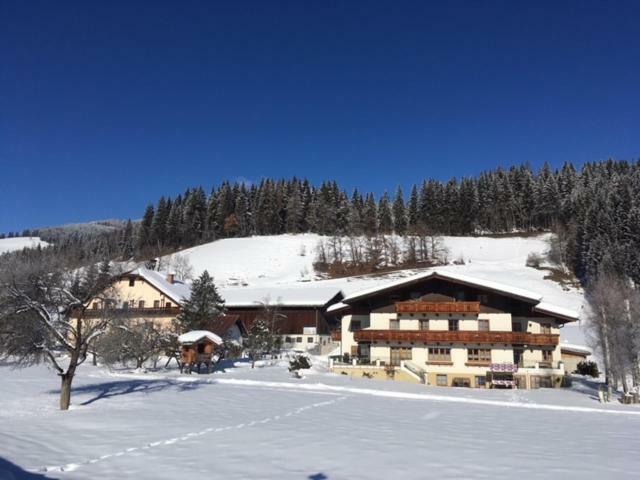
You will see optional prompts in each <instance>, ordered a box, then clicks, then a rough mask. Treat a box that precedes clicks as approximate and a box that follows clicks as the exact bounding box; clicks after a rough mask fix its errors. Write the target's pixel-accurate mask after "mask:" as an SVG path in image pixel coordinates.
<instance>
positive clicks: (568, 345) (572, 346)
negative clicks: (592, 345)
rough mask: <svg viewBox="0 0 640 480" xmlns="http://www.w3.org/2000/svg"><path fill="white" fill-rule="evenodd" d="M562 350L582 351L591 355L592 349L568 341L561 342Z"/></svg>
mask: <svg viewBox="0 0 640 480" xmlns="http://www.w3.org/2000/svg"><path fill="white" fill-rule="evenodd" d="M560 350H562V351H566V352H574V353H581V354H584V355H591V350H589V349H588V348H587V347H585V346H584V345H576V344H573V343H569V342H566V341H565V342H562V343H561V344H560Z"/></svg>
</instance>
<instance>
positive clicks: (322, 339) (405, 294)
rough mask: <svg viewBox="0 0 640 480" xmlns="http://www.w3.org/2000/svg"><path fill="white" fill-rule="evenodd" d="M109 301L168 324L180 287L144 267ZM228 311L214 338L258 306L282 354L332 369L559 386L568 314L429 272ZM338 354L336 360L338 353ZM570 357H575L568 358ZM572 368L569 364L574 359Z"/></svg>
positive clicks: (266, 291) (262, 293) (296, 292)
mask: <svg viewBox="0 0 640 480" xmlns="http://www.w3.org/2000/svg"><path fill="white" fill-rule="evenodd" d="M114 290H115V292H116V293H117V294H116V295H115V296H114V297H115V298H117V299H118V300H113V301H112V303H111V304H110V305H102V303H101V302H100V301H95V302H92V304H91V305H89V309H88V310H87V313H86V315H87V316H88V317H91V316H92V315H95V316H99V315H101V309H103V308H105V307H107V308H112V309H113V308H115V309H118V310H126V311H127V315H128V316H129V318H132V319H140V320H151V321H154V322H155V323H158V324H160V325H164V326H169V325H170V324H171V322H172V321H173V320H174V319H175V318H176V317H177V315H178V314H179V313H180V311H181V309H182V304H183V302H184V299H185V298H188V297H189V296H190V295H191V287H190V285H189V284H188V283H185V282H182V281H180V280H178V279H176V278H175V277H174V276H172V275H166V274H162V273H160V272H156V271H153V270H149V269H146V268H137V269H135V270H132V271H130V272H127V273H125V274H123V275H122V276H121V277H120V278H119V280H118V282H116V284H115V285H114ZM219 292H220V294H221V296H222V298H224V299H225V307H226V310H227V314H226V315H225V317H223V319H222V321H221V322H219V326H218V328H217V329H216V331H215V332H214V333H216V334H217V335H220V336H221V337H227V338H229V337H231V338H236V339H238V340H240V339H241V337H242V336H243V335H246V334H247V332H248V330H249V329H250V328H251V325H252V323H253V321H254V320H255V319H256V318H257V316H258V315H259V314H260V313H261V312H262V311H263V310H264V308H265V305H268V306H270V307H272V308H273V307H275V308H276V311H277V314H276V315H275V316H274V320H273V321H274V329H275V330H276V331H277V332H278V334H279V335H280V336H281V339H282V344H283V347H284V348H286V349H295V350H306V351H312V352H313V353H316V354H322V355H326V354H329V353H330V352H332V353H333V355H332V356H331V357H330V366H331V369H332V371H334V372H336V373H341V374H346V375H351V376H358V377H363V376H364V377H368V378H379V379H395V380H405V381H411V382H421V383H426V384H429V385H440V386H457V385H459V386H469V387H488V386H517V387H518V388H539V387H557V386H561V383H562V379H563V378H564V375H565V373H570V372H571V371H573V369H574V368H575V365H573V364H571V365H567V366H565V361H567V360H566V359H568V358H569V357H568V355H569V354H568V353H567V351H566V348H565V349H564V350H563V348H562V346H561V343H560V330H561V328H562V327H563V326H564V325H565V324H566V323H567V322H573V321H576V320H577V319H578V315H577V314H576V313H575V312H572V311H569V310H566V309H564V308H560V307H557V306H554V305H551V304H549V303H547V302H544V301H543V299H542V296H540V295H538V294H536V293H533V292H530V291H527V290H523V289H520V288H515V287H512V286H509V285H503V284H499V283H496V282H491V281H486V280H482V279H477V278H472V277H469V276H466V275H460V274H456V273H453V272H450V271H447V270H433V271H429V272H426V273H423V274H419V275H416V276H413V277H409V278H406V279H402V280H399V281H395V282H391V283H387V284H382V285H377V286H375V287H373V288H370V289H366V290H361V291H359V292H356V293H353V294H351V295H348V296H346V297H345V296H344V295H343V294H342V292H341V290H340V289H339V288H337V287H335V286H327V285H326V284H324V283H322V282H312V283H309V284H300V285H274V286H273V287H261V288H254V287H236V288H227V289H220V290H219ZM338 352H339V355H336V353H338ZM574 356H575V355H574ZM576 362H577V361H576Z"/></svg>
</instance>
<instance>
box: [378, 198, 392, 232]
mask: <svg viewBox="0 0 640 480" xmlns="http://www.w3.org/2000/svg"><path fill="white" fill-rule="evenodd" d="M378 229H379V230H380V233H391V232H393V214H392V213H391V204H390V201H389V194H388V193H387V192H384V194H383V195H382V198H381V199H380V203H379V204H378Z"/></svg>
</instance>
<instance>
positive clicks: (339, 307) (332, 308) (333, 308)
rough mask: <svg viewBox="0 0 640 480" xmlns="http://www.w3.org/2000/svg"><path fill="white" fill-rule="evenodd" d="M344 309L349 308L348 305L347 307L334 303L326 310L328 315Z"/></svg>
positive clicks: (343, 304)
mask: <svg viewBox="0 0 640 480" xmlns="http://www.w3.org/2000/svg"><path fill="white" fill-rule="evenodd" d="M345 308H349V305H347V304H346V303H342V302H338V303H334V304H333V305H331V306H329V308H327V312H329V313H331V312H337V311H339V310H343V309H345Z"/></svg>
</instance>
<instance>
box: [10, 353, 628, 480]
mask: <svg viewBox="0 0 640 480" xmlns="http://www.w3.org/2000/svg"><path fill="white" fill-rule="evenodd" d="M0 384H1V385H2V386H3V388H2V389H0V406H1V408H0V478H1V479H3V480H4V479H5V478H14V477H10V476H8V474H6V472H5V473H4V474H3V471H2V470H3V468H4V469H7V465H8V463H7V462H10V464H13V465H15V466H17V467H15V468H18V467H19V468H21V469H23V470H25V471H27V472H33V473H34V474H37V475H38V476H37V477H30V476H29V477H25V478H59V479H110V480H111V479H115V478H138V479H175V478H194V477H200V478H224V479H249V478H251V479H254V478H256V479H360V478H362V479H364V478H367V479H377V478H396V477H402V478H408V479H413V478H415V479H424V478H456V479H457V478H505V479H506V478H509V479H512V478H519V479H533V478H539V479H549V478H559V477H561V476H563V477H565V478H582V479H590V478H593V479H602V478H618V479H625V478H637V471H638V469H639V468H640V456H638V455H637V451H638V449H639V448H640V437H638V435H637V432H638V429H639V428H640V409H639V408H637V407H635V406H622V405H617V404H609V405H604V406H603V405H601V404H599V403H598V401H597V400H596V396H595V394H594V390H593V389H592V388H591V385H589V383H588V382H586V381H585V382H584V383H582V382H580V381H578V382H576V383H575V384H574V388H573V389H571V390H533V391H507V390H502V391H499V390H470V389H448V388H438V387H425V386H421V385H409V384H402V383H399V382H383V381H375V380H367V379H355V378H353V379H352V378H349V377H345V376H340V375H334V374H331V373H328V372H326V370H324V369H323V368H321V367H316V368H314V369H313V370H312V371H310V372H309V373H308V374H306V377H305V378H304V379H302V380H297V379H293V378H292V377H291V376H290V374H289V373H288V372H287V370H286V368H285V367H284V366H283V365H276V366H265V367H263V368H256V369H254V370H252V369H250V368H247V366H244V367H243V368H239V367H238V368H230V369H227V371H226V373H215V374H212V375H191V376H188V375H179V374H178V373H177V372H175V371H168V372H164V373H147V374H144V373H136V374H134V373H129V374H127V373H124V372H120V373H118V374H111V373H109V372H108V371H107V370H105V369H103V368H101V367H91V366H82V367H81V369H80V370H79V376H78V378H77V381H76V383H75V389H74V392H73V396H72V402H73V406H72V409H71V410H70V411H68V412H61V411H58V410H56V405H57V393H58V392H57V389H58V383H57V378H56V376H55V375H54V374H53V373H52V372H50V371H47V370H46V369H45V368H42V367H32V368H28V369H25V370H13V369H11V368H10V367H8V366H2V367H0ZM3 475H4V476H3ZM39 475H42V477H41V476H39ZM15 478H21V477H20V476H19V475H18V476H16V477H15Z"/></svg>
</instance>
